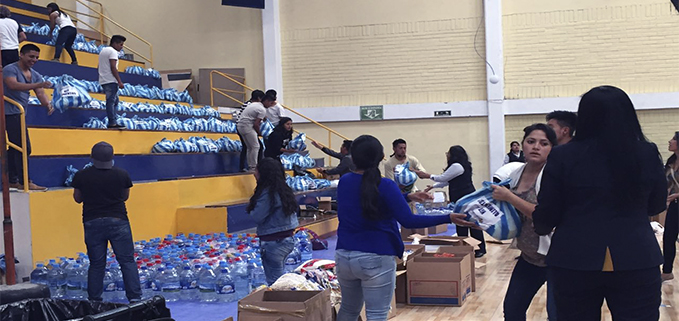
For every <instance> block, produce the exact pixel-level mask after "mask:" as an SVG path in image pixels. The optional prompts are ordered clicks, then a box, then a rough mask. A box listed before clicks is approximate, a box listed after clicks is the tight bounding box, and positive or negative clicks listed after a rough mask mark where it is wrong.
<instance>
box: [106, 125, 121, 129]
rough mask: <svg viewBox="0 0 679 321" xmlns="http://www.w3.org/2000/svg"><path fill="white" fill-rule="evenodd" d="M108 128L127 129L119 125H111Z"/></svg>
mask: <svg viewBox="0 0 679 321" xmlns="http://www.w3.org/2000/svg"><path fill="white" fill-rule="evenodd" d="M106 127H107V128H117V129H120V128H125V126H123V125H118V124H113V125H111V124H109V125H108V126H106Z"/></svg>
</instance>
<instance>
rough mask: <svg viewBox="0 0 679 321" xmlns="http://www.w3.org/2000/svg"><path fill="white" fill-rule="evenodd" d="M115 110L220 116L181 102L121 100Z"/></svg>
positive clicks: (97, 103)
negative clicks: (157, 103) (155, 102)
mask: <svg viewBox="0 0 679 321" xmlns="http://www.w3.org/2000/svg"><path fill="white" fill-rule="evenodd" d="M31 98H33V97H31ZM32 102H37V104H40V102H39V101H38V100H37V98H35V99H34V100H30V101H29V104H32ZM81 108H88V109H102V110H103V109H106V102H105V101H102V100H96V99H94V100H92V101H91V102H90V103H89V104H87V105H85V106H82V107H81ZM117 110H119V111H122V112H129V113H149V114H170V115H181V116H194V117H214V118H221V114H220V113H219V111H217V110H216V109H214V108H212V107H210V106H203V107H201V108H193V107H189V106H186V105H182V104H174V105H172V104H166V103H160V105H154V104H151V103H148V102H144V103H142V102H139V103H131V102H127V101H121V102H119V103H118V108H117Z"/></svg>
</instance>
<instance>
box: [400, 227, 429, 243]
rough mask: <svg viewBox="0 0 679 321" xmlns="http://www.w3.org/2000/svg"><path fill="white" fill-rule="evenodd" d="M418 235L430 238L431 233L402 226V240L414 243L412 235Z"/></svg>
mask: <svg viewBox="0 0 679 321" xmlns="http://www.w3.org/2000/svg"><path fill="white" fill-rule="evenodd" d="M414 234H418V235H422V236H429V231H428V229H426V228H405V227H403V226H401V240H404V241H412V240H413V239H412V238H410V236H411V235H414Z"/></svg>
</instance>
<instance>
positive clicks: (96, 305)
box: [0, 298, 170, 321]
mask: <svg viewBox="0 0 679 321" xmlns="http://www.w3.org/2000/svg"><path fill="white" fill-rule="evenodd" d="M135 306H136V307H137V308H134V307H135ZM116 309H120V310H122V311H120V312H121V313H113V312H116V311H117V310H116ZM101 313H105V314H108V315H111V316H113V318H106V319H101V320H114V321H123V320H134V321H143V320H154V319H159V318H164V317H170V310H169V309H168V308H166V307H165V300H164V299H162V298H161V299H160V300H158V299H156V298H152V299H150V300H146V301H142V302H139V303H134V304H130V305H129V306H128V305H125V304H119V303H108V302H96V301H77V300H61V299H28V300H22V301H17V302H13V303H9V304H4V305H0V320H1V321H63V320H72V319H76V320H82V318H84V317H86V316H93V317H96V315H97V314H101Z"/></svg>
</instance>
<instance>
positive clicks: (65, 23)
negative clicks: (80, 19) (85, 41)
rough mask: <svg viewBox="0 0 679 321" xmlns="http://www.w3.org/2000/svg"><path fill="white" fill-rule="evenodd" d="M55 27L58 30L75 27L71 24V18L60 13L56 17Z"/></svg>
mask: <svg viewBox="0 0 679 321" xmlns="http://www.w3.org/2000/svg"><path fill="white" fill-rule="evenodd" d="M55 20H56V21H55V22H56V23H57V25H58V26H59V28H61V29H63V28H64V27H73V28H75V25H74V24H73V21H71V17H69V16H68V15H67V14H65V13H61V14H59V15H58V16H57V19H55Z"/></svg>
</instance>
